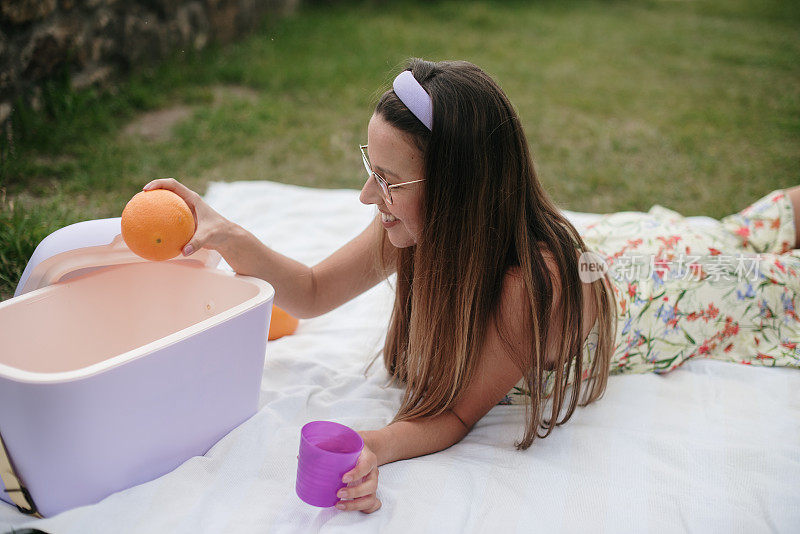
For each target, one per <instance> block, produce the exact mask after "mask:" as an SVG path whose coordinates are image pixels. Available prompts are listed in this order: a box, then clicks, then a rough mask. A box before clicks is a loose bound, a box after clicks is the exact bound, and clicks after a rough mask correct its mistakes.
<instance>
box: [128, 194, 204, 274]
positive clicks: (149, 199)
mask: <svg viewBox="0 0 800 534" xmlns="http://www.w3.org/2000/svg"><path fill="white" fill-rule="evenodd" d="M194 230H195V228H194V216H193V215H192V210H191V209H189V206H188V205H187V204H186V202H184V200H183V199H182V198H181V197H180V196H178V195H177V194H176V193H173V192H172V191H170V190H168V189H153V190H150V191H142V192H140V193H136V194H135V195H134V196H133V198H132V199H130V200H129V201H128V204H127V205H126V206H125V209H124V210H122V239H124V240H125V244H126V245H128V248H129V249H131V250H132V251H133V252H134V253H135V254H136V255H138V256H141V257H142V258H144V259H146V260H151V261H163V260H169V259H172V258H174V257H175V256H177V255H179V254H180V253H181V251H182V250H183V247H184V245H186V243H188V242H189V241H190V240H191V239H192V236H193V235H194Z"/></svg>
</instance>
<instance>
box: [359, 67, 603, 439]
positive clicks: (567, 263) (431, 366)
mask: <svg viewBox="0 0 800 534" xmlns="http://www.w3.org/2000/svg"><path fill="white" fill-rule="evenodd" d="M407 70H411V72H412V74H413V75H414V77H415V78H416V79H417V81H419V82H420V84H422V86H423V87H424V88H425V90H426V91H427V92H428V93H429V94H430V95H431V99H432V100H433V129H432V130H430V131H429V130H428V129H427V128H426V127H425V126H424V125H422V123H421V122H420V121H419V120H417V119H416V117H414V115H412V114H411V112H410V111H409V110H408V109H407V108H406V107H405V105H404V104H403V103H402V102H401V101H400V100H399V99H398V97H397V95H396V94H395V93H394V91H392V90H389V91H386V92H385V93H384V94H383V95H382V97H381V98H380V101H379V102H378V104H377V106H376V108H375V113H376V114H379V115H380V116H381V117H382V118H383V119H385V120H386V121H388V122H389V124H391V125H392V126H394V127H395V128H398V129H399V130H401V131H402V132H404V134H406V135H407V136H408V138H409V139H410V140H411V141H412V142H413V143H415V145H416V146H417V147H418V148H419V149H420V151H421V152H422V154H423V155H424V161H425V178H426V181H425V182H424V188H423V200H422V213H423V217H424V219H423V221H424V224H423V229H422V233H421V235H420V236H419V237H418V239H417V243H416V244H415V245H413V246H411V247H407V248H402V249H394V253H395V254H396V257H395V258H392V260H393V261H392V264H393V265H394V266H395V267H396V269H397V283H396V289H395V291H396V296H395V303H394V309H393V311H392V316H391V319H390V322H389V329H388V332H387V336H386V341H385V344H384V347H383V350H382V351H380V352H379V353H378V355H377V356H376V358H375V359H377V357H379V356H380V354H381V353H382V354H383V359H384V364H385V366H386V369H387V371H388V373H389V374H390V376H391V378H392V379H393V380H394V381H396V382H399V383H401V384H403V385H404V386H405V393H404V396H403V400H402V404H401V407H400V409H399V411H398V413H397V414H396V415H395V417H394V420H393V421H392V422H396V421H402V420H409V419H415V418H418V417H427V416H435V415H438V414H441V413H442V412H444V411H446V410H448V409H449V408H451V407H452V406H453V405H454V403H455V402H457V401H458V400H459V395H460V394H461V392H462V391H463V390H464V386H466V385H467V384H469V383H470V381H471V379H472V377H473V375H474V373H475V369H476V366H477V363H478V358H479V356H480V353H481V347H482V342H483V340H484V339H485V337H486V332H487V328H489V327H490V324H491V323H492V321H493V320H497V319H498V318H497V316H496V314H497V313H498V308H499V304H500V299H499V297H500V294H501V289H502V284H503V278H504V274H505V273H506V272H507V270H508V268H509V267H511V266H514V265H516V266H519V272H520V273H521V275H522V276H523V278H524V282H525V287H526V290H527V296H528V299H527V300H528V302H527V309H528V312H529V313H528V315H529V326H530V332H531V336H530V339H529V341H530V350H528V351H522V352H520V351H519V350H516V351H513V350H511V345H510V343H509V342H508V340H507V337H508V336H507V332H506V333H503V332H501V338H502V339H504V341H505V343H506V345H507V347H508V348H509V356H510V357H511V358H512V359H513V360H514V361H515V363H516V364H517V366H518V367H519V369H520V370H521V371H522V375H523V379H524V381H525V384H526V386H527V390H528V391H529V392H530V403H529V404H526V406H527V409H526V417H525V422H526V424H525V435H524V437H523V438H522V440H521V441H520V442H518V443H515V446H516V447H517V449H527V448H528V447H529V446H530V445H531V443H532V442H533V440H534V438H535V437H537V436H538V437H546V436H547V435H549V434H550V432H551V431H552V429H553V427H554V426H556V425H560V424H563V423H564V422H566V421H567V420H568V419H569V418H570V417H571V416H572V413H573V411H574V410H575V407H576V405H585V404H588V403H590V402H592V401H594V400H596V399H598V398H599V397H600V396H601V395H602V394H603V392H604V390H605V387H606V382H607V378H608V370H609V369H608V367H609V361H610V359H611V354H612V350H613V343H614V339H615V335H616V305H615V302H614V294H613V292H612V291H611V288H610V286H609V285H608V281H607V280H606V279H605V278H601V279H600V280H598V281H596V282H593V283H592V284H591V288H592V290H591V298H592V299H593V300H594V303H593V304H594V310H597V321H598V326H599V337H598V342H597V347H596V352H595V354H594V357H593V360H592V364H591V368H590V369H584V368H583V367H584V365H583V364H584V362H583V359H582V357H581V355H582V344H583V340H582V337H583V336H582V325H581V322H582V310H583V291H582V287H583V286H582V284H581V282H580V279H579V273H578V257H577V256H578V253H579V252H582V251H586V250H587V247H586V245H585V243H584V242H583V239H582V238H581V236H580V235H579V233H578V232H577V230H576V229H575V228H574V226H573V225H572V224H571V223H570V222H569V221H568V220H567V219H566V218H565V217H564V216H563V215H562V213H561V211H560V210H559V209H558V208H557V207H556V206H555V204H554V203H553V202H552V201H551V200H550V198H549V197H548V195H547V193H546V192H545V191H544V190H543V189H542V186H541V184H540V183H539V179H538V178H537V175H536V171H535V170H534V166H533V159H532V157H531V154H530V151H529V148H528V142H527V139H526V137H525V133H524V132H523V129H522V126H521V124H520V120H519V118H518V116H517V113H516V111H515V110H514V108H513V106H512V105H511V102H510V101H509V100H508V98H507V97H506V95H505V93H504V92H503V91H502V90H501V89H500V87H499V86H498V85H497V84H496V83H495V82H494V81H493V80H492V79H491V78H490V77H489V76H488V75H487V74H486V73H484V72H483V71H482V70H481V69H480V68H478V67H476V66H475V65H473V64H471V63H468V62H464V61H442V62H437V63H432V62H428V61H423V60H420V59H412V60H411V61H410V63H409V65H408V67H407ZM386 239H387V238H386V236H385V232H384V233H382V234H381V242H380V243H379V244H377V247H378V250H384V245H385V240H386ZM390 248H392V247H390ZM545 249H546V250H549V251H550V252H551V253H552V257H553V260H554V262H555V265H556V266H557V270H558V273H559V275H560V287H561V288H562V289H561V306H556V307H554V306H553V305H552V302H551V301H552V295H553V286H552V282H551V279H550V276H551V275H550V270H549V269H548V268H547V265H546V264H545V260H544V257H543V252H544V251H545ZM377 256H378V257H379V258H381V255H380V254H378V255H377ZM383 268H385V266H383ZM558 309H560V310H561V312H562V321H561V324H562V325H563V331H562V332H558V333H554V334H555V335H556V336H557V338H558V339H560V348H559V351H558V354H557V358H555V362H556V363H555V367H554V368H553V369H554V371H552V373H553V374H554V377H550V378H551V379H552V378H554V387H553V391H552V394H551V395H550V394H546V392H545V391H544V387H543V386H544V384H545V379H546V378H547V376H548V373H550V372H551V371H548V369H547V368H546V365H545V361H546V358H545V356H546V354H545V343H544V340H546V339H547V329H548V324H550V320H551V317H552V316H553V315H554V314H555V313H556V312H557V311H558ZM497 324H503V321H501V320H497ZM551 357H552V356H551ZM375 359H373V360H372V362H371V363H370V366H371V365H372V363H374V361H375ZM576 377H578V379H577V380H576V379H575V378H576ZM570 392H571V393H570ZM582 392H583V396H581V393H582ZM568 394H569V395H568ZM568 397H569V398H568ZM562 411H563V417H562V418H561V419H559V415H560V414H562ZM546 412H547V413H546ZM540 429H541V430H544V433H543V434H541V433H540Z"/></svg>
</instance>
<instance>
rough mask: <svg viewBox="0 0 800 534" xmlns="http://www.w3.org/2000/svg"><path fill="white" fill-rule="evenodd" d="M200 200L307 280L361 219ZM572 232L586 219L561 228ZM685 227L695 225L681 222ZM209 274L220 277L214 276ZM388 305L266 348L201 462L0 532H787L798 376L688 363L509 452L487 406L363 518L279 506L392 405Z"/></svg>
mask: <svg viewBox="0 0 800 534" xmlns="http://www.w3.org/2000/svg"><path fill="white" fill-rule="evenodd" d="M205 199H206V200H207V201H208V202H209V203H210V204H211V206H212V207H214V208H215V209H216V210H218V211H219V212H220V213H222V214H223V215H224V216H226V217H227V218H229V219H231V220H233V221H235V222H237V223H238V224H241V225H242V226H244V227H245V228H247V229H249V230H250V231H252V232H253V233H254V234H255V235H257V236H258V237H259V238H260V239H261V240H262V241H264V242H265V243H266V244H268V245H269V246H271V247H272V248H274V249H275V250H277V251H279V252H282V253H284V254H287V255H289V256H291V257H293V258H295V259H298V260H300V261H303V262H305V263H307V264H313V263H316V262H317V261H319V260H321V259H323V258H324V257H326V256H327V255H328V254H330V253H331V252H333V251H334V250H335V249H336V248H338V247H339V246H341V245H342V244H344V243H345V242H346V241H348V240H349V239H350V238H352V237H353V236H355V235H356V234H357V233H359V232H360V231H361V230H362V229H363V228H364V226H366V224H367V223H368V221H369V220H370V219H371V217H372V216H373V214H374V207H368V206H364V205H362V204H361V203H360V202H359V200H358V191H354V190H319V189H308V188H302V187H297V186H290V185H284V184H278V183H271V182H234V183H212V184H211V185H210V187H209V190H208V192H207V194H206V196H205ZM566 214H567V215H568V217H569V218H570V219H571V220H572V221H573V222H574V223H575V224H576V225H577V226H578V227H579V228H580V227H581V226H583V225H585V224H587V223H588V222H589V221H591V220H593V219H594V218H595V217H596V215H595V214H581V213H575V212H566ZM692 220H693V221H694V222H695V223H696V224H704V223H707V222H708V219H707V218H703V217H696V218H692ZM223 268H229V267H228V266H227V264H224V265H223ZM392 297H393V294H392V292H391V290H390V289H389V287H388V285H387V284H386V283H383V284H380V285H378V286H377V287H375V288H373V289H372V290H370V291H368V292H367V293H365V294H363V295H361V296H360V297H358V298H356V299H354V300H353V301H351V302H349V303H347V304H345V305H344V306H341V307H340V308H338V309H337V310H334V311H332V312H330V313H328V314H326V315H324V316H321V317H318V318H315V319H311V320H304V321H302V322H301V323H300V327H299V329H298V331H297V333H296V334H295V335H293V336H289V337H285V338H282V339H280V340H276V341H272V342H269V343H268V345H267V354H266V365H265V367H264V374H263V382H262V386H261V397H260V410H259V412H258V413H257V415H255V416H254V417H252V418H251V419H250V420H248V421H246V422H245V423H244V424H242V425H241V426H239V427H238V428H236V429H235V430H234V431H232V432H231V433H230V434H228V435H227V436H225V437H224V438H223V439H222V440H221V441H219V442H218V443H217V444H216V445H215V446H214V447H212V448H211V450H209V451H208V453H207V454H206V455H204V456H198V457H194V458H191V459H190V460H188V461H187V462H185V463H184V464H183V465H181V466H180V467H178V468H177V469H175V470H174V471H173V472H171V473H169V474H167V475H165V476H163V477H161V478H159V479H157V480H153V481H151V482H148V483H146V484H142V485H140V486H137V487H134V488H130V489H128V490H126V491H122V492H119V493H116V494H114V495H111V496H109V497H108V498H106V499H104V500H103V501H101V502H99V503H97V504H95V505H92V506H85V507H81V508H78V509H73V510H70V511H67V512H64V513H61V514H59V515H57V516H55V517H52V518H48V519H43V520H37V519H31V518H29V517H26V516H23V515H21V514H19V513H18V512H17V511H16V509H15V508H13V507H11V506H8V505H5V503H1V502H0V527H2V528H0V530H2V531H3V532H6V531H10V530H11V529H12V528H15V529H21V528H23V527H34V528H39V529H41V530H44V531H46V532H52V533H76V534H78V533H79V534H91V533H103V534H105V533H108V532H114V533H148V534H151V533H162V532H164V533H175V534H177V533H186V534H199V533H220V532H241V533H251V532H275V533H295V532H297V533H300V532H302V533H306V532H325V533H336V532H341V533H346V534H352V533H354V532H381V533H395V532H397V533H403V534H406V533H409V532H413V533H421V532H422V533H424V532H435V533H439V534H441V533H444V534H446V533H453V534H456V533H458V534H461V533H468V532H494V533H498V534H500V533H503V534H506V533H513V532H520V533H522V532H525V533H528V532H532V531H540V532H555V531H557V532H578V531H583V532H614V533H616V532H644V531H650V532H681V531H691V532H726V533H727V532H748V533H749V532H763V531H779V532H798V531H800V372H798V371H797V370H795V369H767V368H753V367H749V366H744V365H736V364H731V363H726V362H719V361H692V362H689V363H687V364H686V365H684V366H683V367H681V368H679V369H677V370H675V371H673V372H671V373H669V374H666V375H663V376H657V375H653V374H645V375H630V376H613V377H611V378H610V379H609V383H608V390H607V392H606V394H605V396H604V397H603V398H602V399H601V400H600V401H599V402H597V403H595V404H593V405H591V406H589V407H586V408H582V409H578V410H577V411H576V413H575V414H574V415H573V417H572V419H571V420H570V421H569V422H568V423H567V424H566V425H564V426H563V427H560V428H558V429H556V430H555V431H554V432H553V434H552V435H551V436H550V437H548V438H546V439H544V440H537V441H536V442H535V443H534V445H533V446H532V447H531V448H529V449H528V450H526V451H523V452H520V451H517V450H515V449H514V447H513V442H514V440H516V439H519V438H520V437H521V436H522V421H523V416H524V407H522V406H496V407H495V408H493V409H492V410H491V412H489V414H487V415H486V416H485V417H484V418H483V419H482V420H481V421H480V422H479V423H478V424H477V425H476V426H475V428H474V429H473V430H472V432H470V434H469V435H467V436H466V437H465V438H464V439H463V440H462V441H461V442H460V443H458V444H456V445H454V446H452V447H450V448H449V449H446V450H444V451H441V452H438V453H436V454H431V455H427V456H423V457H419V458H414V459H411V460H405V461H401V462H396V463H393V464H388V465H385V466H383V467H381V468H380V485H379V489H378V495H379V497H380V498H381V500H382V502H383V507H382V508H381V509H380V510H379V511H377V512H375V513H373V514H369V515H366V514H362V513H360V512H340V511H338V510H336V509H335V508H327V509H323V508H316V507H313V506H309V505H307V504H305V503H303V502H302V501H300V499H298V497H297V496H296V494H295V490H294V485H295V475H296V467H297V460H296V455H297V451H298V447H299V439H300V437H299V436H300V428H301V427H302V426H303V425H304V424H305V423H307V422H309V421H313V420H322V419H325V420H332V421H337V422H339V423H342V424H345V425H348V426H350V427H352V428H355V429H357V430H370V429H378V428H381V427H383V426H384V425H386V424H387V423H388V422H389V421H390V420H391V417H392V415H393V414H394V413H395V411H396V409H397V408H398V406H399V401H400V397H401V391H400V390H398V389H393V388H386V389H384V388H383V387H382V386H383V384H384V383H385V378H386V373H385V371H384V370H383V368H382V364H381V362H380V361H378V362H377V364H376V365H375V366H373V368H372V369H371V370H370V374H369V377H368V378H366V379H365V378H364V376H363V374H362V370H363V368H364V366H365V363H366V362H367V360H368V358H369V357H370V356H371V354H372V353H373V351H374V350H375V349H376V348H377V347H378V344H379V342H380V341H381V339H382V337H383V336H384V335H385V331H386V326H387V322H388V318H389V313H390V309H391V308H390V306H391V302H392Z"/></svg>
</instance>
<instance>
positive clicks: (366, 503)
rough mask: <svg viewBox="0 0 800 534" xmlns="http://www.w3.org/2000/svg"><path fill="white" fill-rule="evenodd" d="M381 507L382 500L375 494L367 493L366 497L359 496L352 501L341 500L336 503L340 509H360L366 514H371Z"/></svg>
mask: <svg viewBox="0 0 800 534" xmlns="http://www.w3.org/2000/svg"><path fill="white" fill-rule="evenodd" d="M380 507H381V501H380V499H378V497H376V496H375V495H367V496H366V497H359V498H358V499H353V500H352V501H344V502H340V503H338V504H337V505H336V508H338V509H339V510H346V511H352V510H360V511H361V512H364V513H365V514H371V513H372V512H374V511H375V510H378V509H379V508H380Z"/></svg>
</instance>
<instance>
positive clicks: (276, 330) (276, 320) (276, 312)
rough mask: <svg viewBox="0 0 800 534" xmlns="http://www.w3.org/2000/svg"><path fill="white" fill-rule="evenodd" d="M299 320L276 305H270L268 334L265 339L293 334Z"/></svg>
mask: <svg viewBox="0 0 800 534" xmlns="http://www.w3.org/2000/svg"><path fill="white" fill-rule="evenodd" d="M299 323H300V321H299V320H298V319H297V318H296V317H292V316H291V315H289V314H288V313H286V312H285V311H284V310H282V309H280V308H279V307H277V306H272V319H271V320H270V322H269V335H268V336H267V339H269V340H270V341H272V340H273V339H278V338H279V337H283V336H288V335H291V334H294V331H295V330H297V325H298V324H299Z"/></svg>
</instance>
